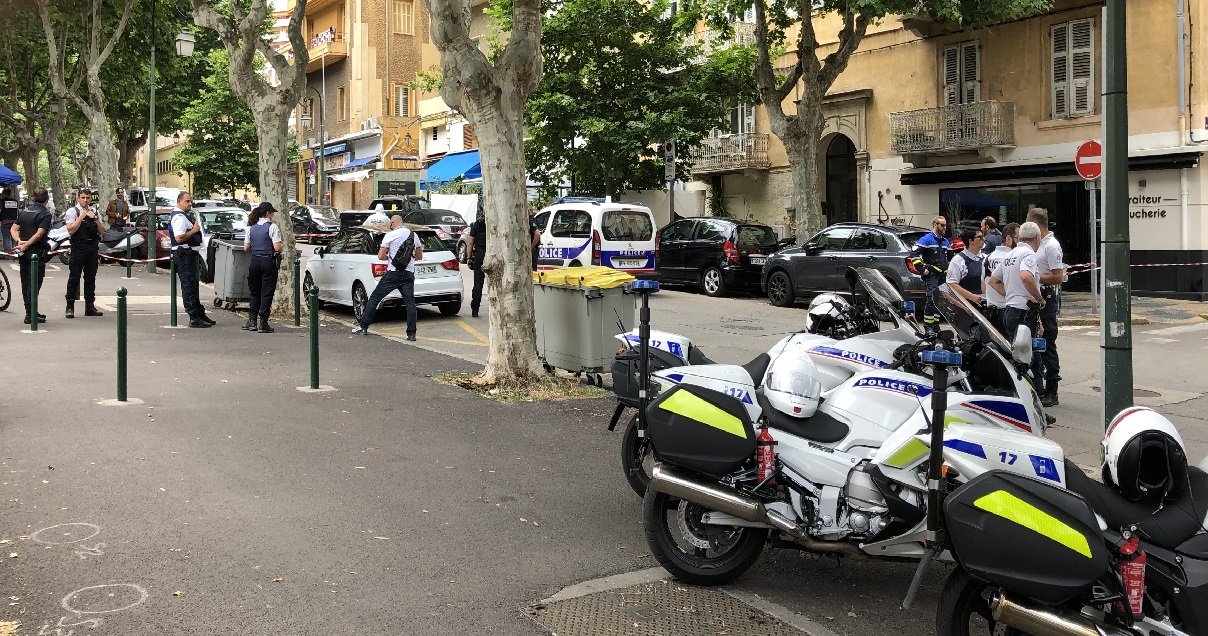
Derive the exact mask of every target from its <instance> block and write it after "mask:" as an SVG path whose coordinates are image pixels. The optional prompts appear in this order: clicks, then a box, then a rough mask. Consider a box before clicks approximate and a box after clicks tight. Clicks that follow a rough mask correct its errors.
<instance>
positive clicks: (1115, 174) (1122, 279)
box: [1099, 0, 1133, 430]
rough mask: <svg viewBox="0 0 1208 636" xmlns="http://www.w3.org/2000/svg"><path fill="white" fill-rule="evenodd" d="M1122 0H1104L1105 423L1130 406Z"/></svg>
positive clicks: (1102, 340)
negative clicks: (1105, 2)
mask: <svg viewBox="0 0 1208 636" xmlns="http://www.w3.org/2000/svg"><path fill="white" fill-rule="evenodd" d="M1125 25H1126V21H1125V0H1107V6H1106V16H1105V19H1104V29H1105V31H1104V35H1105V37H1104V40H1105V41H1106V51H1105V55H1104V58H1105V62H1106V66H1105V71H1106V73H1105V75H1106V78H1105V80H1106V81H1105V83H1104V90H1103V105H1104V115H1105V116H1104V126H1103V142H1104V143H1103V159H1104V163H1105V164H1106V165H1104V171H1103V186H1104V188H1103V189H1104V193H1103V276H1104V280H1105V284H1104V286H1103V317H1102V325H1101V329H1100V333H1101V334H1102V335H1101V336H1100V340H1099V343H1100V345H1099V346H1100V347H1101V348H1102V350H1103V355H1102V359H1103V368H1102V369H1100V373H1101V375H1100V377H1101V378H1102V380H1103V426H1104V429H1105V430H1106V428H1107V426H1108V425H1109V424H1110V423H1111V420H1112V418H1113V417H1115V415H1116V414H1117V413H1119V412H1120V411H1122V410H1124V409H1125V408H1128V407H1130V406H1132V404H1133V368H1132V276H1131V273H1130V272H1129V231H1128V52H1127V45H1126V43H1125V36H1126V33H1127V31H1126V28H1125Z"/></svg>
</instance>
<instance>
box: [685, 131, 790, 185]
mask: <svg viewBox="0 0 1208 636" xmlns="http://www.w3.org/2000/svg"><path fill="white" fill-rule="evenodd" d="M771 166H772V162H771V161H770V160H769V159H768V135H767V134H766V133H742V134H739V135H725V136H722V137H717V138H709V139H706V140H705V142H704V143H703V144H702V145H701V146H700V147H699V148H696V149H695V150H693V151H692V173H693V174H696V175H701V174H710V173H721V172H740V171H742V170H748V169H762V170H766V169H767V168H770V167H771Z"/></svg>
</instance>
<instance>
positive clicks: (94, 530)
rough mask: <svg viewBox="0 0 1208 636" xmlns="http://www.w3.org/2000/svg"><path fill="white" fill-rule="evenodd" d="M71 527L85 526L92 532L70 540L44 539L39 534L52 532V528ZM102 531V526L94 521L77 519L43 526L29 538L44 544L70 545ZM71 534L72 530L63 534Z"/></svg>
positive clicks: (82, 527) (81, 527)
mask: <svg viewBox="0 0 1208 636" xmlns="http://www.w3.org/2000/svg"><path fill="white" fill-rule="evenodd" d="M71 527H78V528H80V529H81V530H82V529H84V528H87V529H88V530H89V532H90V534H89V535H87V536H84V537H80V538H78V539H68V540H48V539H43V538H41V537H40V536H39V535H41V534H42V533H47V534H50V532H51V531H52V530H58V529H64V528H71ZM100 533H101V527H100V526H98V525H96V524H92V523H84V522H81V521H76V522H72V523H60V524H56V525H53V526H50V527H48V528H42V529H41V530H38V531H37V532H35V533H33V534H31V535H29V538H30V540H31V541H34V542H37V543H41V544H43V545H68V544H70V543H79V542H81V541H87V540H89V539H91V538H93V537H95V536H96V535H98V534H100ZM71 534H72V533H71V532H63V533H62V536H70V535H71Z"/></svg>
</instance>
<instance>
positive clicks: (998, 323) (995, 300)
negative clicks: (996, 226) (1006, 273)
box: [983, 223, 1019, 334]
mask: <svg viewBox="0 0 1208 636" xmlns="http://www.w3.org/2000/svg"><path fill="white" fill-rule="evenodd" d="M1018 236H1019V224H1018V223H1008V224H1006V225H1005V226H1003V228H1002V244H1001V245H999V246H998V247H995V248H994V251H993V252H990V254H989V255H987V256H986V262H985V266H984V267H983V270H984V272H983V273H984V274H985V277H986V279H987V280H986V285H985V287H984V289H985V292H986V312H987V314H988V315H989V316H990V324H992V325H994V328H995V329H998V331H999V332H1000V333H1003V334H1006V328H1005V327H1003V322H1002V318H1003V312H1004V311H1006V308H1007V297H1006V296H1004V295H1003V294H1002V293H1001V292H999V291H998V290H997V289H995V288H994V286H993V285H991V284H990V282H989V279H990V277H991V276H993V275H994V274H995V273H996V272H998V271H999V268H1001V267H1002V264H1003V261H1004V260H1006V258H1007V257H1008V256H1010V255H1011V251H1012V250H1014V249H1015V246H1016V244H1017V243H1016V241H1017V240H1018Z"/></svg>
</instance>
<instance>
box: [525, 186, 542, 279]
mask: <svg viewBox="0 0 1208 636" xmlns="http://www.w3.org/2000/svg"><path fill="white" fill-rule="evenodd" d="M528 217H529V243H530V244H532V249H533V271H534V272H535V271H537V255H538V253H539V252H540V246H541V232H542V229H543V228H541V227H538V225H537V218H536V217H535V216H533V204H532V203H530V204H528Z"/></svg>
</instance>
